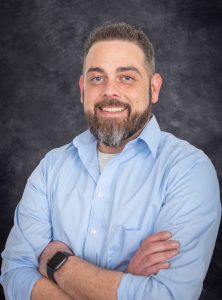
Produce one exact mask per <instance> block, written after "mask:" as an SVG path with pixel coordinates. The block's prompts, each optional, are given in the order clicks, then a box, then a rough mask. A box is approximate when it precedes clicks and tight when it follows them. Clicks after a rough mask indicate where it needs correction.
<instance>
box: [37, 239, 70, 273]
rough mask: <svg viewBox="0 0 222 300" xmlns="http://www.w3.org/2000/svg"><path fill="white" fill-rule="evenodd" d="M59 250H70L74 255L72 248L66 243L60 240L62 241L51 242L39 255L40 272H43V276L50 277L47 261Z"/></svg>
mask: <svg viewBox="0 0 222 300" xmlns="http://www.w3.org/2000/svg"><path fill="white" fill-rule="evenodd" d="M58 251H61V252H69V253H70V254H71V255H74V253H73V252H72V250H71V249H70V248H69V247H68V246H67V245H66V244H65V243H63V242H60V241H55V242H50V243H49V244H48V245H47V246H46V247H45V249H44V250H43V251H42V253H41V255H40V257H39V273H41V274H42V275H43V276H45V277H48V276H47V262H48V261H49V260H50V258H52V257H53V255H54V254H56V252H58Z"/></svg>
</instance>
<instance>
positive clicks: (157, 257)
mask: <svg viewBox="0 0 222 300" xmlns="http://www.w3.org/2000/svg"><path fill="white" fill-rule="evenodd" d="M171 237H172V236H171V233H170V232H159V233H157V234H154V235H151V236H150V237H148V238H147V239H146V240H144V242H143V243H142V245H141V246H140V248H139V249H138V251H137V252H136V253H135V255H134V256H133V258H132V259H131V261H130V263H129V265H128V267H127V270H126V273H131V274H134V275H145V276H148V275H152V274H156V273H158V272H159V271H160V270H161V269H167V268H169V267H170V264H169V262H167V260H168V259H170V258H172V257H173V256H175V255H177V254H178V249H179V242H177V241H173V240H169V239H170V238H171ZM57 251H67V252H70V253H71V254H73V253H72V250H71V249H70V248H68V246H67V245H65V244H64V243H62V242H51V243H49V244H48V246H47V247H46V248H45V249H44V251H43V252H42V254H41V256H40V259H39V272H40V273H41V274H42V275H43V276H44V277H43V278H42V279H40V280H38V281H37V282H36V284H35V285H34V287H33V289H32V293H31V299H32V300H38V299H39V300H40V299H41V300H44V299H58V300H68V299H81V300H85V299H92V300H93V299H96V300H100V299H101V300H102V299H107V300H109V299H110V300H112V299H117V289H118V286H119V283H120V281H121V277H122V276H123V274H124V273H123V272H118V271H110V270H106V269H102V268H99V267H97V266H94V265H92V264H90V263H88V262H86V261H84V260H82V259H80V258H79V257H76V256H74V255H73V256H70V257H69V258H68V261H67V262H66V263H65V264H64V265H63V266H62V267H61V268H60V269H59V270H58V271H57V272H56V273H55V280H56V282H57V285H56V284H55V283H53V282H52V281H51V280H49V279H48V278H47V273H46V264H47V261H48V260H49V259H50V258H51V257H52V256H53V255H54V254H55V253H56V252H57Z"/></svg>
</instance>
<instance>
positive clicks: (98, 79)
mask: <svg viewBox="0 0 222 300" xmlns="http://www.w3.org/2000/svg"><path fill="white" fill-rule="evenodd" d="M90 81H91V82H93V83H95V84H97V83H100V82H102V81H103V78H102V77H101V76H96V77H93V78H91V79H90Z"/></svg>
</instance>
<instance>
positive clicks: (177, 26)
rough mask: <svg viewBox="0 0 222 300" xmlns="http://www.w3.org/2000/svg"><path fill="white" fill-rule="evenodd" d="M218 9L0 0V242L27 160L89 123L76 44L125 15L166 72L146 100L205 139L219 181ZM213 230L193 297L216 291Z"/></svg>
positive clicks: (221, 249) (146, 0)
mask: <svg viewBox="0 0 222 300" xmlns="http://www.w3.org/2000/svg"><path fill="white" fill-rule="evenodd" d="M221 12H222V1H216V0H211V1H209V0H207V1H197V0H195V1H191V0H187V1H184V0H183V1H182V0H175V1H164V0H159V1H155V0H137V1H136V0H134V1H132V0H122V1H121V0H119V1H102V0H98V1H89V0H87V1H71V0H69V1H68V0H67V1H62V0H14V1H13V0H7V1H4V0H2V1H1V3H0V64H1V66H0V88H1V89H0V97H1V98H0V120H1V122H0V137H1V138H0V141H1V142H0V251H1V252H2V251H3V249H4V245H5V242H6V238H7V236H8V234H9V231H10V228H11V227H12V225H13V214H14V210H15V207H16V205H17V203H18V201H19V200H20V198H21V196H22V193H23V189H24V186H25V183H26V180H27V178H28V176H29V175H30V173H31V172H32V170H33V169H34V168H35V166H36V165H37V164H38V162H39V161H40V159H41V158H42V157H43V156H44V155H45V154H46V153H47V152H48V151H49V150H50V149H52V148H54V147H59V146H61V145H63V144H66V143H69V142H70V141H71V140H72V139H73V137H74V136H75V135H77V134H79V133H80V132H82V131H83V130H85V129H86V128H87V127H86V123H85V120H84V116H83V110H82V107H81V105H80V102H79V90H78V79H79V76H80V74H81V67H82V54H83V53H82V52H83V44H84V41H85V39H86V37H87V36H88V33H89V31H90V30H91V29H92V28H94V27H96V26H97V25H100V24H102V23H104V22H106V21H125V22H128V23H131V24H133V25H136V26H138V27H139V28H141V29H142V30H144V31H145V33H146V34H147V35H148V36H149V38H150V40H151V41H152V43H153V45H154V47H155V49H156V62H157V71H158V72H159V73H161V75H162V77H163V80H164V83H163V87H162V90H161V94H160V99H159V102H158V104H157V105H156V106H155V107H154V112H155V115H156V117H157V120H158V122H159V124H160V126H161V129H162V130H165V131H170V132H172V133H173V134H175V135H176V136H177V137H179V138H182V139H186V140H188V141H189V142H190V143H192V144H193V145H195V146H196V147H198V148H201V149H203V150H204V151H205V153H206V154H207V155H208V156H209V157H210V159H211V160H212V162H213V164H214V166H215V168H216V170H217V173H218V178H219V181H220V185H221V180H222V99H221V98H222V97H221V96H222V93H221V79H222V76H221V75H222V64H221V62H222V55H221V50H222V49H221V44H222V43H221V37H222V32H221V25H222V13H221ZM197 180H198V178H197ZM221 233H222V229H221V228H220V231H219V235H218V240H217V244H216V248H215V251H214V256H213V260H212V263H211V265H210V269H209V272H208V274H207V277H206V280H205V283H204V288H203V292H202V295H201V298H200V299H201V300H211V299H212V300H213V299H217V300H218V299H222V237H221ZM0 299H4V296H3V292H2V290H0ZM24 300H26V299H24ZM178 300H179V299H178Z"/></svg>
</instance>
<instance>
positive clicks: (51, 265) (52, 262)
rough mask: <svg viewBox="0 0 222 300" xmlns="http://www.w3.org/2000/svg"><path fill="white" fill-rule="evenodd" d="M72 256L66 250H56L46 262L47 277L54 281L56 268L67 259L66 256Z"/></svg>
mask: <svg viewBox="0 0 222 300" xmlns="http://www.w3.org/2000/svg"><path fill="white" fill-rule="evenodd" d="M69 256H72V254H70V253H68V252H60V251H58V252H56V254H54V255H53V257H52V258H51V259H49V261H48V263H47V275H48V278H49V279H51V280H52V281H54V282H55V283H56V280H55V277H54V274H55V272H56V271H57V270H59V269H60V268H61V267H62V266H63V264H64V263H65V262H66V261H67V259H68V257H69Z"/></svg>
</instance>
